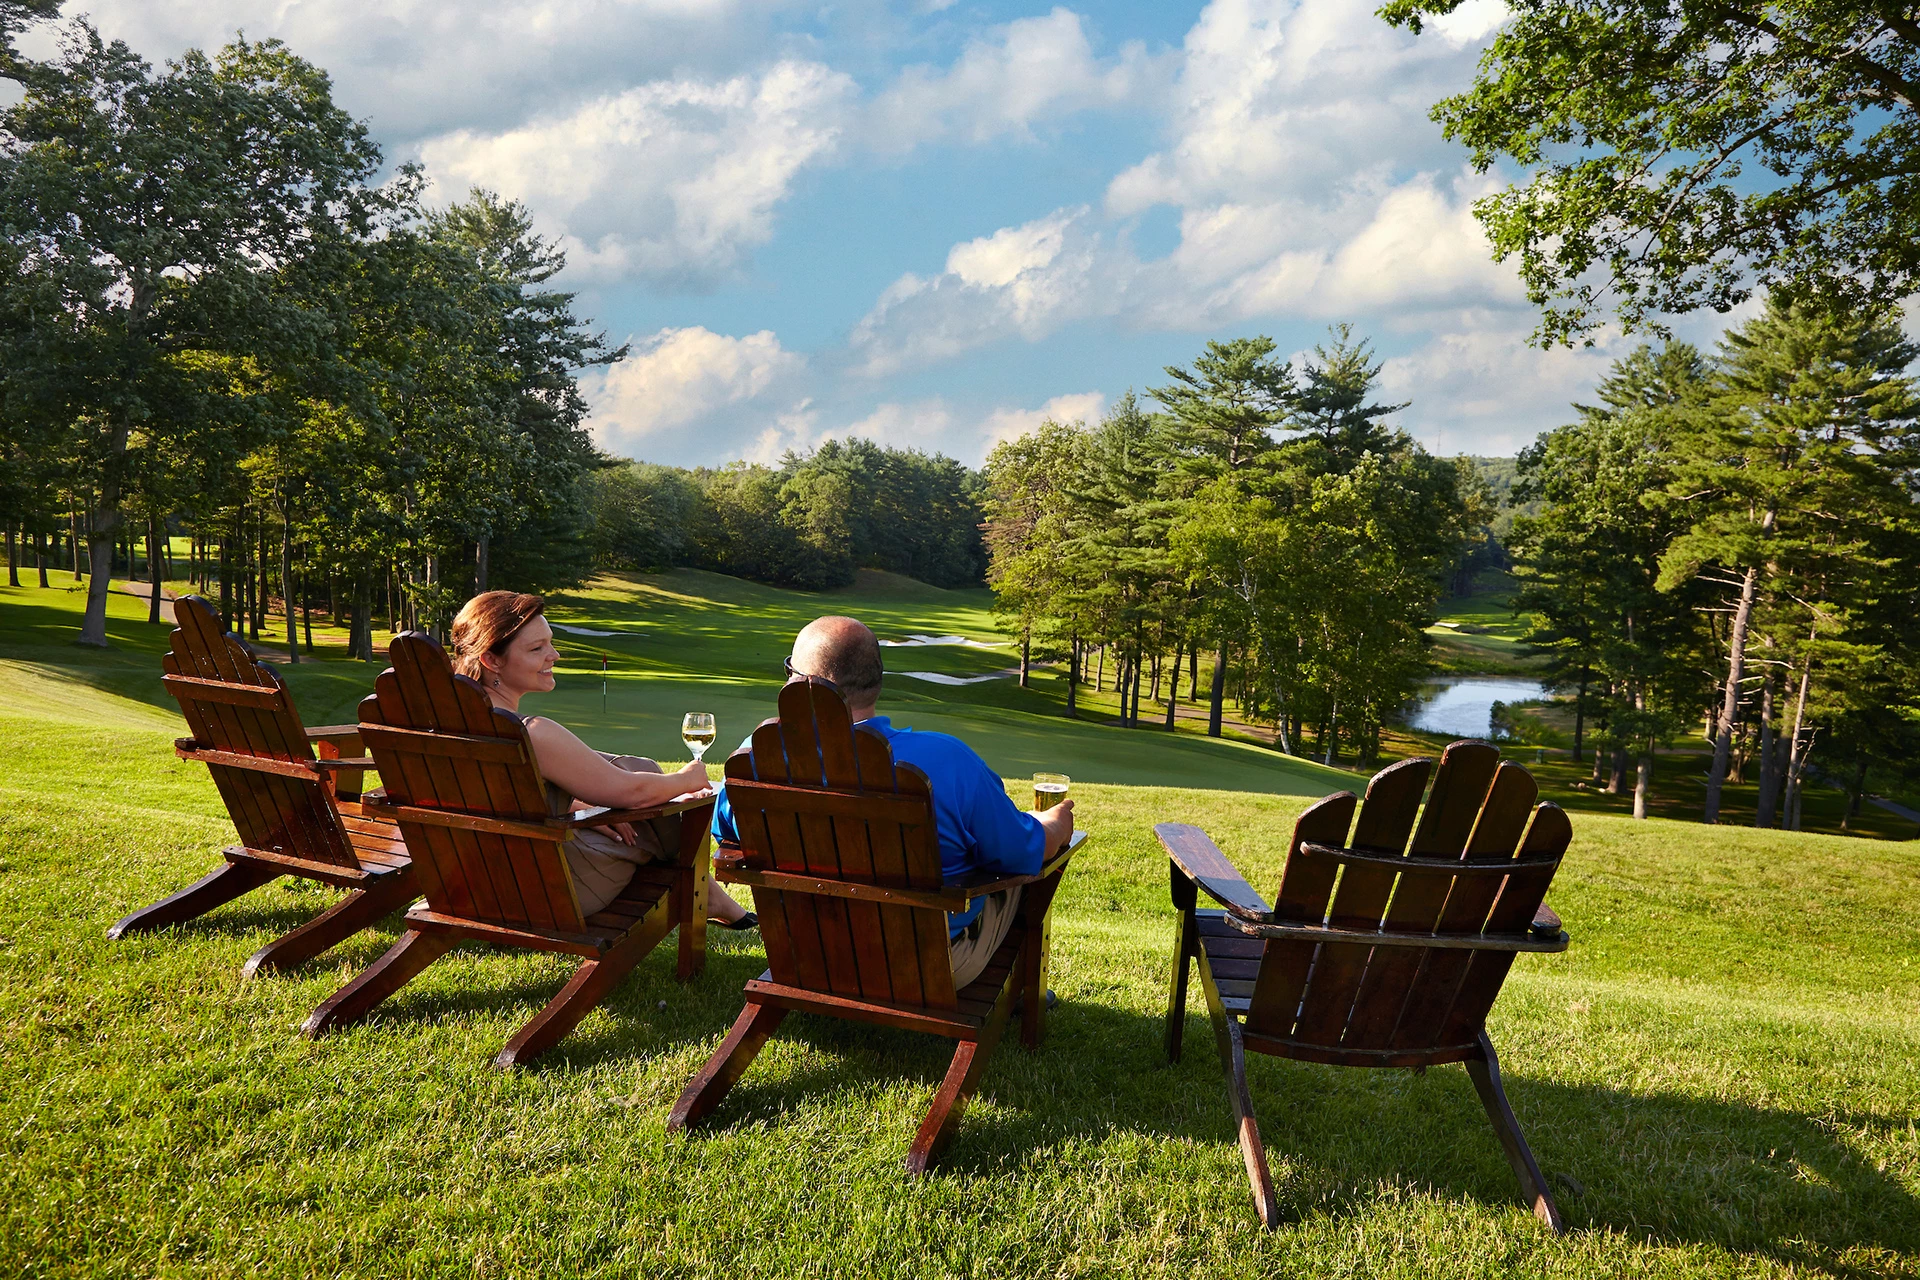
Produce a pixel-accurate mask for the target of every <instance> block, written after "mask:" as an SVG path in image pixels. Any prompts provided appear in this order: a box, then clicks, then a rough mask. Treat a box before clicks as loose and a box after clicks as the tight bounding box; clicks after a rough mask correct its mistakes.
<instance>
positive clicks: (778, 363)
mask: <svg viewBox="0 0 1920 1280" xmlns="http://www.w3.org/2000/svg"><path fill="white" fill-rule="evenodd" d="M806 371H807V361H806V358H805V357H804V356H801V355H799V354H797V353H795V352H792V351H788V350H787V349H786V348H784V347H782V346H781V345H780V339H779V338H778V337H776V336H775V335H774V334H773V333H772V332H770V331H767V330H762V331H761V332H759V333H753V334H748V335H747V336H746V337H744V338H732V337H728V336H726V335H724V334H718V333H713V332H711V331H709V330H707V329H703V328H700V327H698V326H695V327H693V328H688V329H662V330H661V331H660V332H658V333H656V334H654V335H653V336H652V337H650V338H646V339H644V340H642V341H640V342H638V343H636V344H635V349H634V352H633V354H632V355H631V356H629V357H628V358H627V359H625V360H623V361H621V362H620V363H619V364H616V365H613V366H611V367H609V368H607V369H606V370H604V371H601V372H599V373H598V374H597V375H596V376H595V377H593V378H591V379H590V380H589V381H588V383H587V386H586V392H587V397H588V402H589V404H590V405H591V407H592V418H591V420H590V424H589V425H590V426H591V428H592V430H593V434H594V438H595V440H596V442H597V443H598V444H599V445H600V447H601V448H603V449H606V450H607V451H609V452H611V453H615V454H620V455H624V456H628V457H635V458H646V459H648V460H649V461H663V462H665V461H680V460H683V459H687V458H693V459H699V458H702V457H707V458H709V459H710V458H711V456H712V455H713V454H714V453H715V452H717V451H716V450H715V449H713V447H712V446H714V445H716V444H724V446H725V448H726V449H728V450H734V449H740V450H744V448H745V444H746V442H747V441H750V440H754V441H757V440H758V439H759V437H761V436H764V435H765V431H766V430H767V429H773V430H775V431H782V430H784V431H789V432H791V431H793V430H795V429H796V428H797V427H799V426H801V425H802V424H804V422H805V420H806V417H805V415H806V413H807V407H808V406H807V403H806V401H805V400H804V399H803V398H801V397H800V396H799V394H798V388H799V386H800V384H801V383H802V381H803V380H804V375H805V374H806ZM762 424H765V426H764V428H763V427H762ZM728 456H729V457H733V456H744V453H739V454H736V453H731V452H730V453H728Z"/></svg>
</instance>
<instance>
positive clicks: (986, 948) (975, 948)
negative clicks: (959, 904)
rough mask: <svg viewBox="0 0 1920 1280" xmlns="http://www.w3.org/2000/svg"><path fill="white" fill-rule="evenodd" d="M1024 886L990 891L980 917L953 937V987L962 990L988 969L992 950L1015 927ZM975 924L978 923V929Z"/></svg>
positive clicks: (1005, 938)
mask: <svg viewBox="0 0 1920 1280" xmlns="http://www.w3.org/2000/svg"><path fill="white" fill-rule="evenodd" d="M1025 887H1026V886H1025V885H1021V886H1019V887H1016V888H1012V889H1008V890H1006V891H1004V892H1002V893H990V894H988V895H987V896H986V898H985V905H984V906H982V907H981V908H980V916H979V918H978V919H977V920H975V921H974V923H973V924H971V925H968V926H967V928H966V929H965V930H964V931H963V932H962V933H961V934H960V936H958V937H957V938H955V939H954V940H953V942H952V943H951V946H952V948H953V989H954V990H955V991H963V990H965V989H966V986H967V984H968V983H970V982H972V981H973V980H974V979H975V978H977V977H979V976H980V975H981V973H983V972H984V971H985V970H986V967H987V961H989V960H991V959H993V953H994V952H996V951H998V950H999V949H1000V944H1001V943H1003V942H1005V941H1006V940H1007V930H1009V929H1011V928H1012V927H1013V921H1014V917H1015V916H1018V915H1019V914H1020V891H1021V889H1024V888H1025ZM974 925H978V926H979V928H978V929H977V930H976V929H975V928H974Z"/></svg>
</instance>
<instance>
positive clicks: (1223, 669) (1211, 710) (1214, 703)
mask: <svg viewBox="0 0 1920 1280" xmlns="http://www.w3.org/2000/svg"><path fill="white" fill-rule="evenodd" d="M1226 697H1227V646H1226V645H1224V644H1223V645H1221V646H1220V647H1219V648H1218V649H1216V650H1215V651H1214V654H1213V691H1212V696H1211V697H1210V698H1209V700H1208V703H1207V736H1208V737H1209V738H1217V737H1219V736H1220V718H1221V704H1222V703H1224V702H1225V701H1226Z"/></svg>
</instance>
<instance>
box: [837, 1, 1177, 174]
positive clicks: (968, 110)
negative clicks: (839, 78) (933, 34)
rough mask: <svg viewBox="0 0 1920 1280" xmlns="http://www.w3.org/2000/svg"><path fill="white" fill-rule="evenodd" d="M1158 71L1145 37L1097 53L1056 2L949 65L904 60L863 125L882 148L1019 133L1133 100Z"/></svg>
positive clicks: (1075, 18)
mask: <svg viewBox="0 0 1920 1280" xmlns="http://www.w3.org/2000/svg"><path fill="white" fill-rule="evenodd" d="M942 7H945V6H942ZM1158 78H1159V75H1158V72H1157V69H1156V66H1155V63H1154V61H1153V60H1152V59H1151V58H1149V57H1148V56H1147V53H1146V49H1145V46H1143V45H1141V44H1140V43H1139V42H1137V41H1136V42H1133V43H1129V44H1127V45H1125V46H1124V47H1122V49H1121V50H1120V52H1119V54H1118V55H1117V56H1116V57H1114V58H1111V59H1107V60H1105V61H1103V60H1101V59H1099V58H1097V57H1096V56H1095V55H1094V52H1093V46H1092V45H1091V43H1090V42H1089V41H1088V39H1087V33H1086V30H1085V28H1084V27H1083V26H1082V25H1081V19H1080V15H1079V14H1077V13H1074V12H1073V11H1071V10H1069V9H1064V8H1056V9H1054V10H1053V11H1052V12H1051V13H1049V14H1047V15H1046V16H1045V17H1038V18H1020V19H1017V20H1016V21H1013V22H1010V23H1008V24H1007V25H1005V26H1004V27H999V28H996V29H994V31H993V32H992V33H991V34H990V35H988V36H985V37H982V38H978V39H975V40H973V41H970V42H969V43H968V45H967V47H966V49H965V50H964V51H963V52H962V53H961V55H960V57H959V58H957V59H956V60H955V61H954V63H953V65H951V66H949V67H945V68H934V67H930V66H915V67H908V68H906V69H905V70H903V71H902V72H901V73H900V75H899V76H898V78H896V79H895V81H894V82H893V84H892V85H890V86H889V87H888V88H887V89H886V90H885V91H884V92H882V93H881V94H879V95H878V96H877V97H876V98H875V99H874V101H873V102H872V104H871V105H870V106H869V108H868V110H867V112H866V116H867V126H866V130H865V132H866V135H867V137H868V139H869V140H870V141H871V143H872V144H873V145H874V146H876V147H877V148H879V149H880V150H883V151H904V150H907V149H909V148H911V147H913V146H915V145H918V144H920V143H923V142H928V141H932V140H935V139H939V138H949V137H951V138H959V139H961V140H963V141H968V142H976V143H977V142H985V141H987V140H988V139H991V138H995V137H998V136H1001V135H1003V134H1012V135H1015V136H1019V137H1025V136H1029V134H1030V131H1031V130H1032V129H1033V127H1034V126H1035V125H1036V124H1040V123H1052V122H1057V121H1059V120H1061V119H1062V118H1064V117H1065V116H1067V115H1069V114H1072V113H1073V112H1076V111H1081V110H1085V109H1088V108H1093V107H1103V106H1115V105H1119V104H1121V103H1125V102H1128V101H1131V100H1134V99H1136V98H1138V97H1140V96H1142V95H1143V94H1145V93H1147V92H1149V91H1151V90H1152V88H1153V87H1154V85H1155V83H1156V81H1157V80H1158Z"/></svg>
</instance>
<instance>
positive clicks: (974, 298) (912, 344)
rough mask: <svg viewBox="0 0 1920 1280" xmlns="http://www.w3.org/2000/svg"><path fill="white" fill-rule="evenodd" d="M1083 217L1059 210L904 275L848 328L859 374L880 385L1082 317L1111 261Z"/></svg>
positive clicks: (1033, 337)
mask: <svg viewBox="0 0 1920 1280" xmlns="http://www.w3.org/2000/svg"><path fill="white" fill-rule="evenodd" d="M1087 214H1088V211H1087V210H1086V209H1084V208H1080V209H1061V210H1058V211H1057V212H1055V213H1052V214H1050V215H1048V216H1047V217H1045V218H1040V219H1036V220H1035V221H1033V222H1030V223H1027V224H1025V225H1024V226H1019V227H1005V228H1002V229H1001V230H999V231H996V232H994V233H993V234H992V235H990V236H983V237H981V238H980V239H978V240H969V241H966V242H964V243H962V244H958V245H955V246H954V247H953V249H952V250H951V251H950V252H949V253H948V254H947V265H946V270H945V271H944V272H942V273H941V274H940V275H938V276H935V277H933V278H931V279H922V278H921V277H919V276H916V275H913V274H911V273H909V274H907V275H903V276H901V277H900V278H899V279H898V280H896V281H894V282H893V284H891V285H889V286H888V287H887V289H886V290H885V291H884V292H883V293H882V294H881V295H880V297H879V299H878V300H877V301H876V302H875V303H874V306H873V309H872V310H870V311H869V312H868V313H867V315H866V316H865V317H864V318H862V319H861V321H860V322H859V324H857V325H855V326H854V329H853V334H852V337H851V339H850V345H851V347H852V349H853V353H854V357H855V361H856V365H855V367H856V369H857V370H858V371H859V372H860V373H863V374H865V375H866V376H868V377H880V376H884V375H886V374H890V373H894V372H897V371H898V370H900V369H903V368H907V367H911V366H914V365H922V364H931V363H934V362H936V361H940V360H944V359H948V358H950V357H952V356H956V355H959V354H960V353H962V352H964V351H968V350H971V349H973V348H975V347H979V346H984V345H986V344H987V343H989V342H992V341H995V340H996V339H998V338H1001V337H1004V336H1006V335H1007V334H1008V333H1018V334H1020V335H1021V336H1022V337H1024V338H1026V339H1027V340H1028V341H1030V342H1034V341H1039V340H1040V339H1042V338H1044V337H1046V336H1047V335H1048V334H1049V333H1052V332H1053V331H1054V330H1056V329H1058V328H1059V327H1060V326H1061V325H1062V324H1064V323H1066V322H1068V321H1069V320H1072V319H1076V318H1078V317H1080V316H1082V315H1085V314H1087V312H1088V308H1089V306H1090V305H1091V304H1093V303H1094V302H1095V301H1096V299H1097V298H1098V297H1099V296H1100V295H1098V294H1097V292H1096V288H1097V286H1105V287H1108V288H1110V289H1112V290H1113V291H1114V295H1115V296H1117V292H1118V289H1119V287H1120V283H1119V282H1118V281H1111V280H1107V281H1096V279H1095V272H1096V268H1097V267H1099V266H1100V265H1101V264H1102V263H1103V262H1106V261H1109V260H1110V259H1111V257H1112V255H1111V254H1109V253H1108V252H1107V250H1106V246H1105V245H1104V243H1103V242H1102V240H1101V239H1100V237H1099V236H1098V235H1097V234H1093V233H1090V232H1089V230H1088V226H1087V222H1088V217H1087Z"/></svg>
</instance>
